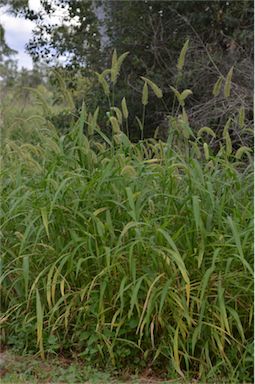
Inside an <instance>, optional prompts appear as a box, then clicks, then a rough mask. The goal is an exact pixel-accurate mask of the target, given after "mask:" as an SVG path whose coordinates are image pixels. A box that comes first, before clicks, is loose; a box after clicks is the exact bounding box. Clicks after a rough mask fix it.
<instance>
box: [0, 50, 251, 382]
mask: <svg viewBox="0 0 255 384" xmlns="http://www.w3.org/2000/svg"><path fill="white" fill-rule="evenodd" d="M182 52H184V51H182ZM184 53H185V52H184ZM184 53H183V55H182V56H183V57H182V56H181V55H180V58H179V61H178V65H179V66H180V67H181V65H182V62H183V60H184V56H185V55H184ZM125 57H126V56H125V54H123V55H121V56H120V57H119V58H118V57H117V54H116V53H114V55H113V64H112V68H111V69H108V70H106V71H104V73H103V74H97V75H98V79H99V82H100V83H101V85H102V87H103V89H104V92H105V95H106V97H107V98H108V99H109V109H110V112H108V113H107V116H108V118H109V119H108V123H107V124H108V129H111V130H112V135H109V134H106V133H105V132H103V131H101V130H100V128H99V125H98V123H97V120H98V116H99V108H97V109H96V110H95V112H94V113H93V114H91V113H87V111H86V108H85V105H84V104H83V106H82V109H81V112H80V117H79V119H78V121H77V122H76V123H75V124H73V125H72V128H71V130H70V131H69V132H66V133H64V134H62V135H61V134H60V133H58V132H60V130H59V131H57V130H55V129H54V126H53V124H52V123H51V124H50V123H49V121H47V119H45V118H44V115H42V117H41V120H43V121H44V123H43V125H42V126H41V127H40V129H38V130H36V129H34V130H33V131H32V132H30V140H29V141H28V140H27V141H25V140H22V139H21V140H20V139H19V136H18V139H17V140H11V139H10V136H8V135H7V136H6V139H5V142H4V144H3V148H2V149H3V150H2V165H3V166H2V171H1V188H2V191H1V195H2V206H1V209H2V223H1V242H2V244H1V247H2V259H1V287H2V294H1V305H2V316H1V327H2V341H3V342H4V343H5V344H7V345H9V346H14V347H15V348H16V349H18V350H22V351H25V352H28V353H35V352H38V353H39V354H40V355H41V357H42V358H45V357H47V356H51V355H54V354H58V353H59V352H61V353H65V354H68V355H75V356H78V358H79V359H85V360H86V361H87V362H90V363H91V364H95V365H97V366H103V367H110V366H111V367H114V368H116V369H117V370H121V369H123V368H124V367H126V366H127V365H128V366H129V368H130V369H131V370H132V369H133V370H135V369H136V370H138V371H139V370H142V369H143V368H145V367H150V368H153V369H154V370H159V371H162V370H163V371H164V372H165V373H166V374H167V375H169V376H170V377H174V375H177V376H178V377H179V378H180V377H181V378H187V379H188V380H189V379H192V378H198V379H201V380H202V381H210V380H213V379H214V378H215V377H217V379H219V377H220V378H222V380H223V378H224V377H228V380H232V382H233V381H236V382H238V383H240V382H242V381H251V380H252V366H253V358H252V353H253V347H252V342H253V294H252V293H253V249H252V240H253V237H252V235H253V204H252V195H253V166H252V158H251V154H250V153H251V149H250V148H248V147H247V146H241V147H240V148H238V149H233V145H232V140H231V135H230V127H231V124H232V123H233V120H234V118H235V117H233V116H232V117H231V118H229V120H228V122H227V123H226V125H225V127H224V130H223V134H222V138H220V139H219V142H218V144H217V145H214V141H213V140H215V139H216V134H215V132H214V131H213V130H212V129H211V128H209V127H206V126H205V127H202V128H201V129H200V130H199V131H198V132H197V133H194V132H193V131H192V129H191V127H190V125H189V122H188V116H187V113H186V111H185V100H186V98H187V97H189V96H190V95H191V94H192V91H191V90H188V89H187V90H184V91H183V92H182V93H180V92H179V91H178V90H177V89H176V88H174V87H172V88H171V89H172V91H173V93H174V94H175V96H176V101H178V104H179V106H178V110H177V112H178V113H177V114H176V115H174V116H169V132H168V140H167V142H162V141H160V140H156V139H148V140H144V139H143V138H144V128H145V127H144V123H145V119H144V118H145V111H146V106H147V104H148V100H149V91H148V90H149V89H150V92H153V93H154V95H155V96H156V97H157V98H160V99H161V98H162V96H163V95H162V92H161V90H160V89H159V88H158V87H157V86H156V84H154V83H153V82H152V81H150V80H149V79H147V78H142V80H143V83H144V86H143V91H142V117H141V120H140V119H139V118H137V122H138V125H139V128H140V131H141V140H140V141H139V142H138V143H136V144H134V143H131V142H130V140H129V137H128V108H127V105H126V99H125V98H123V99H122V100H121V105H120V108H121V109H120V108H117V107H116V106H115V102H114V86H115V84H116V81H117V78H118V75H119V71H120V66H121V64H122V62H123V60H124V59H125ZM109 74H111V80H109V76H108V75H109ZM230 75H231V72H230ZM230 75H229V79H226V82H225V88H227V89H226V92H228V93H229V89H230V88H229V87H230V81H231V79H230ZM107 76H108V77H107ZM109 81H110V82H111V83H110V86H109V84H108V82H109ZM110 92H112V93H113V97H112V101H111V100H110ZM227 96H228V95H226V97H227ZM238 118H239V120H240V121H239V126H240V132H241V131H242V127H243V126H244V124H243V121H244V113H241V117H240V113H239V116H238ZM42 127H44V128H43V129H42ZM124 132H126V133H127V134H125V133H124ZM8 137H9V138H8Z"/></svg>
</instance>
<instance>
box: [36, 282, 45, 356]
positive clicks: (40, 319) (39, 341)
mask: <svg viewBox="0 0 255 384" xmlns="http://www.w3.org/2000/svg"><path fill="white" fill-rule="evenodd" d="M36 319H37V345H39V348H40V354H41V357H42V359H44V348H43V307H42V304H41V298H40V294H39V291H38V289H36Z"/></svg>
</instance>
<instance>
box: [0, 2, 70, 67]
mask: <svg viewBox="0 0 255 384" xmlns="http://www.w3.org/2000/svg"><path fill="white" fill-rule="evenodd" d="M29 7H30V8H31V9H33V10H34V11H38V10H40V0H29ZM65 13H66V10H65V9H60V8H56V11H55V14H54V16H53V17H51V19H49V20H48V21H49V22H56V21H60V20H61V19H62V18H63V16H64V14H65ZM0 23H1V24H2V25H3V27H4V29H5V40H6V43H7V44H8V46H9V47H10V48H12V49H15V50H16V51H17V52H18V53H17V55H15V56H14V57H15V59H17V60H18V68H19V69H21V68H22V67H24V68H27V69H31V68H32V67H33V64H32V59H31V57H30V55H28V54H27V53H26V51H25V45H26V44H27V43H28V41H29V39H30V38H31V37H32V30H33V29H34V28H35V23H34V22H32V21H30V20H25V19H23V18H20V17H15V16H13V15H10V14H8V12H7V8H6V7H4V8H0ZM73 23H75V20H73Z"/></svg>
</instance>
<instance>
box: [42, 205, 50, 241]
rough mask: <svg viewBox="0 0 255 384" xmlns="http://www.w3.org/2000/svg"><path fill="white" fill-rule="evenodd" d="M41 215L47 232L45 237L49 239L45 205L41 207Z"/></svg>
mask: <svg viewBox="0 0 255 384" xmlns="http://www.w3.org/2000/svg"><path fill="white" fill-rule="evenodd" d="M41 216H42V221H43V225H44V228H45V231H46V233H47V237H48V239H49V238H50V234H49V222H48V214H47V208H46V207H43V208H41Z"/></svg>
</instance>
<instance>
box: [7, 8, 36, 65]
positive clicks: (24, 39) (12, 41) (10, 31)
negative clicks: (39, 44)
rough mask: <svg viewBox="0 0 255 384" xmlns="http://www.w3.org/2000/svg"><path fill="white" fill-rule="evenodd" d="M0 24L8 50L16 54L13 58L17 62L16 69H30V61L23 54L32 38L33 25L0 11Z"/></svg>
mask: <svg viewBox="0 0 255 384" xmlns="http://www.w3.org/2000/svg"><path fill="white" fill-rule="evenodd" d="M0 11H1V15H0V22H1V24H2V25H3V27H4V29H5V39H6V42H7V44H8V45H9V47H10V48H12V49H15V50H16V51H17V52H18V53H17V55H16V57H15V58H17V60H18V67H19V68H22V67H25V68H29V69H30V68H32V59H31V57H30V56H29V55H28V54H27V53H26V52H25V45H26V43H28V41H29V39H30V38H31V37H32V30H33V28H34V27H35V24H34V23H33V22H32V21H30V20H25V19H21V18H19V17H14V16H12V15H10V14H7V13H6V10H4V9H1V10H0Z"/></svg>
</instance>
